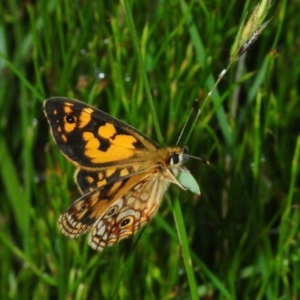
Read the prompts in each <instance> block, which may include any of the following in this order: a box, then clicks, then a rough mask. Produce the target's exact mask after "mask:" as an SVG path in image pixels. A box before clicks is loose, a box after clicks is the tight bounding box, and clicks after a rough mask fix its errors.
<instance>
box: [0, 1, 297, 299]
mask: <svg viewBox="0 0 300 300" xmlns="http://www.w3.org/2000/svg"><path fill="white" fill-rule="evenodd" d="M30 3H31V2H24V3H23V2H22V4H20V2H19V1H16V0H12V1H7V3H6V4H1V5H0V71H1V73H0V74H1V80H0V158H1V168H0V176H1V181H0V199H1V201H0V266H1V268H0V299H76V300H77V299H78V300H79V299H121V300H122V299H197V298H198V297H199V298H201V299H208V298H211V299H271V300H273V299H298V297H299V295H300V263H299V259H300V250H299V249H300V243H299V217H300V213H299V212H300V210H299V200H300V197H299V182H300V181H299V161H300V136H299V132H300V130H299V129H300V122H299V114H300V103H299V96H298V95H299V92H300V91H299V73H300V68H299V65H300V56H299V54H298V52H299V50H298V49H299V45H298V43H299V38H298V35H299V31H300V28H299V22H298V15H297V14H298V13H297V12H298V11H299V8H300V5H299V4H298V3H297V2H294V3H293V5H290V6H287V1H277V2H274V4H273V6H272V8H271V10H270V12H269V15H268V17H267V19H270V18H272V20H271V22H270V23H269V25H268V26H267V28H266V30H265V31H264V32H263V34H262V36H261V37H260V38H259V40H258V41H257V42H256V43H255V44H254V45H253V46H252V47H251V48H250V49H249V51H248V52H247V55H246V57H245V58H244V59H240V60H239V61H238V62H236V63H235V64H234V65H233V66H232V68H231V69H230V70H229V72H228V73H227V74H226V76H225V78H224V79H223V80H222V82H221V83H220V85H219V86H218V88H217V90H216V91H215V93H214V94H213V95H212V97H211V99H210V100H209V101H208V102H207V103H206V105H205V107H204V109H203V111H202V113H201V116H200V119H199V121H198V123H197V124H196V126H195V128H194V130H193V132H192V135H191V137H190V139H189V141H188V146H189V152H190V154H191V155H194V156H201V157H204V158H205V159H207V160H209V161H210V163H211V164H210V165H209V166H206V165H205V164H202V163H201V162H198V161H192V160H190V161H189V162H188V163H187V164H186V166H187V167H188V168H189V169H190V170H191V172H192V174H193V176H194V177H195V178H196V180H197V181H198V183H199V185H200V187H201V193H202V194H201V196H200V197H198V196H196V195H194V194H192V193H190V192H189V191H181V190H179V188H178V187H176V186H173V187H171V188H170V189H169V191H168V192H167V193H166V195H165V197H164V198H165V199H164V201H163V203H162V205H161V207H160V210H159V212H158V214H157V216H156V217H155V218H154V219H153V220H152V221H151V223H150V224H149V226H146V227H145V229H144V230H141V232H140V233H139V234H138V235H137V236H135V237H134V238H133V239H129V240H126V241H122V242H120V243H119V244H117V245H115V246H114V247H109V248H107V249H105V251H103V252H102V253H97V252H95V251H93V250H92V249H90V248H89V246H88V245H87V242H86V237H85V236H84V237H80V238H78V239H74V240H72V239H69V238H67V237H65V236H63V235H62V234H61V232H60V230H59V228H58V225H57V219H58V217H59V215H60V214H61V213H62V212H64V210H65V209H66V208H67V207H68V205H69V204H70V203H71V202H72V201H74V200H75V199H77V198H78V197H79V192H77V188H76V186H75V183H74V181H73V172H74V167H73V166H72V165H71V164H70V163H69V162H68V161H67V160H66V159H65V158H64V157H63V156H62V155H61V153H60V152H59V151H58V148H57V147H56V145H55V144H54V143H53V141H52V140H51V137H50V135H49V128H48V124H47V122H46V119H45V117H44V115H43V111H42V103H43V101H44V99H46V98H48V97H51V96H65V97H71V98H76V99H80V100H82V101H85V102H88V103H90V104H92V105H95V106H97V107H99V108H100V109H101V110H104V111H106V112H108V113H109V114H111V115H113V116H115V117H117V118H119V119H121V120H123V121H126V122H127V123H129V124H131V125H132V126H134V127H136V128H138V129H139V130H140V131H142V132H144V133H145V134H147V135H149V136H151V137H152V138H153V139H155V140H157V141H158V142H159V143H160V144H161V145H162V146H166V145H174V144H175V143H176V141H177V138H178V136H179V133H180V131H181V129H182V126H183V124H184V122H185V119H186V116H187V115H188V112H189V110H190V107H191V105H192V104H193V101H194V99H195V98H198V99H199V102H200V105H201V103H203V100H204V98H205V96H206V94H207V93H208V91H209V90H210V88H211V87H212V86H213V84H214V82H215V81H216V79H217V76H218V74H219V73H220V72H221V70H222V69H224V68H226V67H227V64H228V59H229V53H230V48H231V45H232V44H233V42H234V38H235V35H236V33H237V32H238V26H239V24H240V23H241V22H242V20H243V19H244V17H245V15H246V11H249V12H251V10H252V8H253V7H254V5H255V4H256V2H255V1H246V2H245V4H243V5H244V6H242V5H241V2H240V1H231V2H230V3H225V2H224V1H220V0H219V1H217V0H216V1H200V2H199V1H186V2H185V1H169V2H163V1H160V2H157V3H153V2H149V1H148V2H147V1H134V2H132V1H131V2H127V1H126V2H125V4H128V3H130V7H127V9H129V11H131V13H132V20H131V22H128V18H127V17H128V14H127V15H126V13H125V9H126V8H125V4H123V3H117V2H111V3H109V4H107V2H104V1H100V0H99V1H93V2H91V1H90V2H89V1H61V2H57V1H45V0H39V1H35V4H30ZM134 28H135V30H136V33H135V30H134ZM135 34H136V38H135V37H134V36H135ZM138 50H139V51H140V52H141V57H142V60H143V65H144V75H146V76H144V75H143V72H142V71H141V67H140V64H139V54H138ZM99 73H104V74H105V78H104V79H99V77H98V76H97V75H98V74H99ZM147 82H148V83H147ZM147 85H149V86H147ZM151 98H152V100H151ZM187 133H188V130H187V131H186V134H187ZM183 140H185V136H184V137H183ZM173 212H174V213H173Z"/></svg>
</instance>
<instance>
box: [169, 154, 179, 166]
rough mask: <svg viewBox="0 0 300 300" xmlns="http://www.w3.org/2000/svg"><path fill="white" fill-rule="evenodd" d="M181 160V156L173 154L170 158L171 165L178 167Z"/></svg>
mask: <svg viewBox="0 0 300 300" xmlns="http://www.w3.org/2000/svg"><path fill="white" fill-rule="evenodd" d="M179 161H180V159H179V155H178V154H173V155H172V156H171V157H170V165H177V164H178V163H179Z"/></svg>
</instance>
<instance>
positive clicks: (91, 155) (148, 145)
mask: <svg viewBox="0 0 300 300" xmlns="http://www.w3.org/2000/svg"><path fill="white" fill-rule="evenodd" d="M44 111H45V114H46V117H47V119H48V122H49V124H50V128H51V133H52V136H53V139H54V140H55V142H56V143H57V145H58V147H59V149H60V150H61V151H62V153H63V154H64V155H65V156H66V157H67V158H68V159H70V160H71V161H72V162H73V163H74V164H75V165H77V166H79V167H83V168H105V167H109V166H112V165H116V164H119V165H121V164H127V163H128V160H139V159H140V158H141V157H144V155H145V152H147V151H155V150H156V149H157V144H156V143H155V142H153V141H152V140H151V139H149V138H148V137H146V136H145V135H143V134H141V133H140V132H138V131H137V130H135V129H134V128H132V127H131V126H129V125H127V124H125V123H122V122H121V121H119V120H117V119H115V118H113V117H111V116H110V115H108V114H106V113H104V112H103V111H100V110H98V109H95V108H93V107H92V106H89V105H87V104H85V103H83V102H80V101H77V100H72V99H67V98H50V99H48V100H46V101H45V103H44Z"/></svg>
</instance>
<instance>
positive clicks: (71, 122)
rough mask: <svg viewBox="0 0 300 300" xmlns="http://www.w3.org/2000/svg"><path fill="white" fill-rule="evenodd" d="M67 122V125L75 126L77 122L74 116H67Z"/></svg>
mask: <svg viewBox="0 0 300 300" xmlns="http://www.w3.org/2000/svg"><path fill="white" fill-rule="evenodd" d="M65 121H66V122H67V123H70V124H73V123H75V122H76V118H75V117H74V116H73V115H67V116H66V117H65Z"/></svg>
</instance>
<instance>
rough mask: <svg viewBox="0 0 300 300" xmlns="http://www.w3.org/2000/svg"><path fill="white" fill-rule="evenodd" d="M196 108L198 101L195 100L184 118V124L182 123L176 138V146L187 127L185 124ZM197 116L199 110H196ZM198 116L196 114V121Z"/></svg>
mask: <svg viewBox="0 0 300 300" xmlns="http://www.w3.org/2000/svg"><path fill="white" fill-rule="evenodd" d="M197 106H198V99H195V101H194V103H193V106H192V108H191V110H190V113H189V114H188V116H187V118H186V120H185V122H184V124H183V127H182V130H181V132H180V134H179V137H178V140H177V143H176V146H177V145H178V144H179V142H180V140H181V137H182V135H183V132H184V130H185V128H186V125H187V123H188V122H189V120H190V117H191V115H192V113H193V112H194V110H195V109H196V107H197ZM198 114H199V109H198ZM198 114H197V116H196V119H198Z"/></svg>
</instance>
